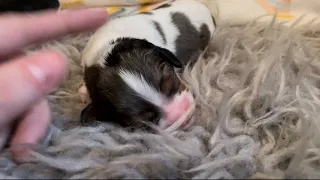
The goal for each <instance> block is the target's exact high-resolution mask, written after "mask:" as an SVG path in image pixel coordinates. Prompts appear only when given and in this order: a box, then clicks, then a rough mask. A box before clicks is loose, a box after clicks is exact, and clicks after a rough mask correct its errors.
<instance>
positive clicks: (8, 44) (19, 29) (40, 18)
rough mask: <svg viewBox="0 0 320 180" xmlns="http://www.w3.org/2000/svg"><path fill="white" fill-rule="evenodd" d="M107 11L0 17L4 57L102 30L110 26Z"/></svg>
mask: <svg viewBox="0 0 320 180" xmlns="http://www.w3.org/2000/svg"><path fill="white" fill-rule="evenodd" d="M107 16H108V15H107V12H106V11H105V10H103V9H81V10H71V11H65V12H59V13H57V12H55V11H45V12H38V13H34V14H32V15H29V16H27V15H21V14H10V15H9V14H6V15H2V16H0V27H1V28H0V39H1V41H0V56H7V55H8V54H12V53H14V52H16V51H19V50H20V49H22V48H24V47H25V46H28V45H30V44H33V43H36V42H40V41H45V40H49V39H51V38H56V37H58V36H62V35H66V34H69V33H78V32H81V31H87V30H92V29H95V28H98V27H99V26H100V25H102V24H103V23H105V22H106V20H107Z"/></svg>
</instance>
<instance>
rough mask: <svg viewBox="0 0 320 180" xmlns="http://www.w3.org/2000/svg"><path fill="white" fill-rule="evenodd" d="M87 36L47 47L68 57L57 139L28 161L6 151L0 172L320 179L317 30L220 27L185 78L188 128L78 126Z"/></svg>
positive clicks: (58, 99) (55, 103)
mask: <svg viewBox="0 0 320 180" xmlns="http://www.w3.org/2000/svg"><path fill="white" fill-rule="evenodd" d="M87 38H88V36H87V35H80V36H77V37H65V38H64V39H63V40H60V41H53V42H50V43H48V44H44V45H41V48H43V49H56V50H59V51H62V52H63V53H65V54H66V55H67V56H68V57H69V65H70V74H69V78H68V79H67V80H66V81H65V82H64V83H63V84H62V86H61V88H60V89H59V90H58V91H57V92H55V93H54V94H53V95H51V96H50V97H49V99H50V102H51V105H52V109H53V112H54V114H53V117H54V118H55V119H56V120H57V121H56V122H55V123H54V124H55V126H56V127H58V128H57V129H52V130H53V132H55V133H53V135H52V141H51V143H50V145H49V146H48V147H46V148H43V147H42V148H38V150H37V151H36V152H35V153H33V155H34V158H35V159H34V160H33V161H32V162H30V163H25V164H20V165H16V164H14V163H12V161H11V160H10V156H9V154H8V153H7V152H3V154H2V155H1V158H0V177H1V178H55V179H57V178H71V179H75V178H77V179H78V178H121V179H125V178H128V179H129V178H161V179H171V178H188V179H189V178H192V179H200V178H201V179H202V178H210V179H213V178H250V177H253V178H266V177H267V178H268V177H269V178H319V177H320V172H319V168H320V165H319V161H320V144H319V142H320V141H319V138H320V134H319V133H320V131H319V128H318V127H319V124H320V123H319V108H320V101H319V95H320V87H319V83H320V63H319V61H318V59H319V55H320V34H319V32H301V31H294V30H292V29H289V28H283V27H282V26H281V25H279V24H273V25H272V26H264V25H259V24H257V23H252V24H250V25H247V26H237V27H228V26H225V27H219V28H218V29H217V30H216V32H215V38H214V39H212V40H211V41H210V47H209V48H208V49H207V53H206V54H205V55H204V57H201V59H200V61H199V62H198V63H196V64H195V66H194V67H193V68H192V69H187V70H186V71H185V72H184V75H183V79H184V80H185V81H186V83H187V85H188V87H189V89H190V90H191V91H192V92H193V93H194V95H195V98H196V103H197V109H196V111H195V113H194V116H193V117H192V121H191V122H190V124H189V125H188V126H187V127H186V128H185V129H173V130H172V131H168V130H162V131H161V130H160V131H159V133H156V134H149V133H143V132H134V133H129V132H127V131H125V130H124V129H121V128H119V127H114V126H111V125H109V124H97V126H95V127H78V126H77V124H78V120H79V111H80V110H81V109H82V108H83V106H84V105H83V104H82V103H81V101H80V98H79V95H78V94H76V92H77V88H79V85H80V84H81V79H82V74H81V73H82V71H81V67H80V65H79V64H80V61H79V60H80V53H79V50H81V49H82V48H83V47H84V45H85V42H86V41H87Z"/></svg>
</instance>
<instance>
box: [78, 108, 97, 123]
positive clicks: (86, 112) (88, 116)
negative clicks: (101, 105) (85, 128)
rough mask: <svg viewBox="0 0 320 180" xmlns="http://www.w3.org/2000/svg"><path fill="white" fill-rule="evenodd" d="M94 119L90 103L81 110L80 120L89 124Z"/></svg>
mask: <svg viewBox="0 0 320 180" xmlns="http://www.w3.org/2000/svg"><path fill="white" fill-rule="evenodd" d="M93 121H94V116H93V109H92V104H91V103H90V104H88V105H87V106H86V107H84V108H83V109H82V111H81V115H80V122H81V124H82V125H87V124H89V123H91V122H93Z"/></svg>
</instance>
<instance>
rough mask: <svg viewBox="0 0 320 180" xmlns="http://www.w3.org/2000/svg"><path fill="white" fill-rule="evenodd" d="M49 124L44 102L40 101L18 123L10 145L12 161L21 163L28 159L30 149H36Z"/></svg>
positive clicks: (46, 106)
mask: <svg viewBox="0 0 320 180" xmlns="http://www.w3.org/2000/svg"><path fill="white" fill-rule="evenodd" d="M50 123H51V114H50V109H49V106H48V102H47V101H46V100H42V101H41V102H40V103H38V104H37V105H36V106H34V107H33V108H32V109H31V110H30V111H28V112H27V113H26V116H25V117H24V118H23V119H22V120H21V121H20V123H19V125H18V126H17V129H16V131H15V132H14V135H13V138H12V140H11V143H10V150H11V154H12V157H13V159H14V160H16V161H18V162H19V161H23V160H26V159H28V158H30V152H31V151H32V150H33V149H32V147H33V146H34V147H36V146H37V144H39V142H40V141H41V139H42V138H43V137H44V136H45V134H46V132H47V129H48V127H49V125H50Z"/></svg>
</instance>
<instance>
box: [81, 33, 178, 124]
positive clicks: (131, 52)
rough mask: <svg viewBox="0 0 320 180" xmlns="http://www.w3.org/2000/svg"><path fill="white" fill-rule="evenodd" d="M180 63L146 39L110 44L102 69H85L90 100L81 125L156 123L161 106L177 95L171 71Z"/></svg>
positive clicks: (121, 40)
mask: <svg viewBox="0 0 320 180" xmlns="http://www.w3.org/2000/svg"><path fill="white" fill-rule="evenodd" d="M182 67H183V64H181V62H180V61H179V60H178V59H177V58H176V57H175V55H173V54H172V53H171V52H170V51H168V50H166V49H163V48H160V47H158V46H155V45H153V44H151V43H149V42H147V41H146V40H140V39H131V38H121V39H118V40H117V41H115V42H114V43H113V49H112V51H111V52H110V53H109V54H107V55H106V57H105V61H104V66H101V65H94V66H90V67H87V68H85V83H86V87H87V89H88V93H89V96H90V99H91V104H89V105H88V106H87V107H86V108H85V109H83V111H82V115H81V118H82V122H92V121H95V120H97V121H113V122H116V123H118V124H120V125H122V126H131V125H134V124H135V123H136V122H137V120H142V121H151V122H153V123H158V121H159V120H160V119H161V118H162V117H163V107H164V105H166V104H167V103H168V102H170V101H171V99H172V98H173V97H174V96H175V95H176V94H178V93H179V90H180V88H181V87H182V86H181V83H180V80H179V78H178V76H177V75H176V72H175V70H176V69H181V68H182Z"/></svg>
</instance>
